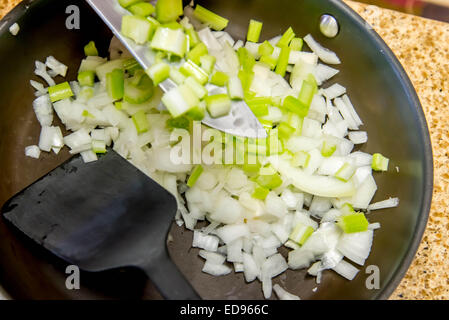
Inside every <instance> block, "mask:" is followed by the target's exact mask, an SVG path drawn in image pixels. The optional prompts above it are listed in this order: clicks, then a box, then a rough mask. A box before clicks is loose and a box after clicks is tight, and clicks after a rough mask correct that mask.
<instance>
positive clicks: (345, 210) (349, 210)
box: [340, 202, 356, 215]
mask: <svg viewBox="0 0 449 320" xmlns="http://www.w3.org/2000/svg"><path fill="white" fill-rule="evenodd" d="M340 212H341V214H342V215H348V214H353V213H356V212H355V210H354V208H353V207H352V205H351V204H350V203H347V202H346V203H345V204H343V205H342V206H341V208H340Z"/></svg>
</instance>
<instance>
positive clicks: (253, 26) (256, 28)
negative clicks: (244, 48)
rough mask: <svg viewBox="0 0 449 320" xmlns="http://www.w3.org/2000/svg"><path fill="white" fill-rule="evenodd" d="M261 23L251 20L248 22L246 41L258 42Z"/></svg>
mask: <svg viewBox="0 0 449 320" xmlns="http://www.w3.org/2000/svg"><path fill="white" fill-rule="evenodd" d="M262 25H263V24H262V22H259V21H256V20H253V19H251V20H250V21H249V27H248V33H247V35H246V40H247V41H251V42H259V38H260V33H261V31H262Z"/></svg>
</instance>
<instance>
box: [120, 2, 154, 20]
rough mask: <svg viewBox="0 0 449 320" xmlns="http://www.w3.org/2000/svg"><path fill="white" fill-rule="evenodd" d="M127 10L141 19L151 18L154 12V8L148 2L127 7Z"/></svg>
mask: <svg viewBox="0 0 449 320" xmlns="http://www.w3.org/2000/svg"><path fill="white" fill-rule="evenodd" d="M127 9H128V11H130V12H131V13H132V14H135V15H137V16H141V17H148V16H151V15H152V14H153V13H154V11H156V9H155V8H154V6H153V5H152V4H151V3H149V2H138V3H136V4H133V5H131V6H129V7H128V8H127Z"/></svg>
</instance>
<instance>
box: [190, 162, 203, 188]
mask: <svg viewBox="0 0 449 320" xmlns="http://www.w3.org/2000/svg"><path fill="white" fill-rule="evenodd" d="M203 171H204V169H203V167H202V166H201V165H200V164H198V165H196V166H195V168H193V171H192V173H191V174H190V177H189V180H187V186H189V187H190V188H192V187H193V186H194V185H195V183H196V181H197V180H198V178H199V177H200V176H201V174H202V173H203Z"/></svg>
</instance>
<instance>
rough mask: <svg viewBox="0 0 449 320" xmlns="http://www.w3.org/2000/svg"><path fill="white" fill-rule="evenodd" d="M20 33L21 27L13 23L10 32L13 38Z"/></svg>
mask: <svg viewBox="0 0 449 320" xmlns="http://www.w3.org/2000/svg"><path fill="white" fill-rule="evenodd" d="M19 31H20V26H19V24H18V23H17V22H16V23H13V24H12V25H11V26H10V27H9V32H10V33H11V34H12V35H13V36H17V34H18V33H19Z"/></svg>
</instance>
